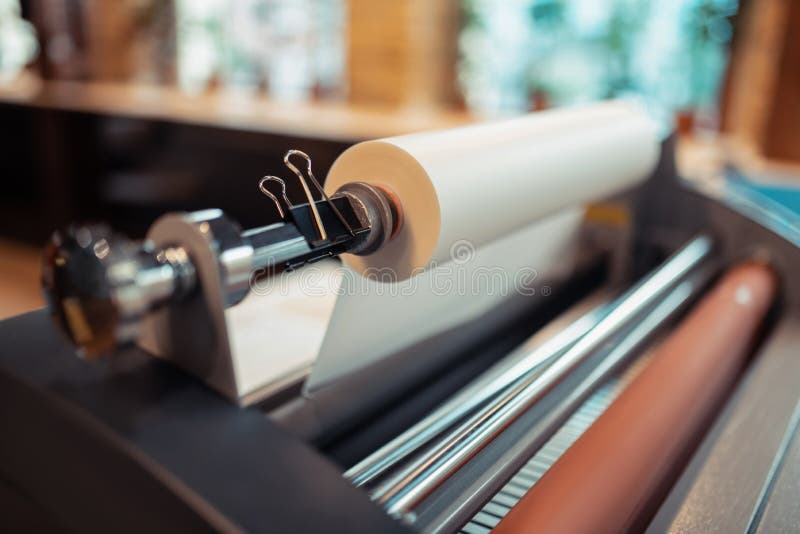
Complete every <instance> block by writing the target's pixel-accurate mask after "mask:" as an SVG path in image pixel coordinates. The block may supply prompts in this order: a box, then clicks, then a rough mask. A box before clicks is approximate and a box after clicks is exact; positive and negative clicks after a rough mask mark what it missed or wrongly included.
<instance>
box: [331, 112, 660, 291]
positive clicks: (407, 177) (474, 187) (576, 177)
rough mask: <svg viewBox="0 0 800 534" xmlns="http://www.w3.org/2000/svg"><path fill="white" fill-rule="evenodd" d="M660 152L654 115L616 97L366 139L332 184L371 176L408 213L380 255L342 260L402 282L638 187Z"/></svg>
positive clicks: (334, 173) (337, 166) (340, 163)
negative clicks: (456, 252) (571, 209)
mask: <svg viewBox="0 0 800 534" xmlns="http://www.w3.org/2000/svg"><path fill="white" fill-rule="evenodd" d="M659 151H660V142H659V137H658V133H657V129H656V125H655V124H654V122H653V121H652V120H651V119H650V118H649V117H648V115H647V114H646V113H645V112H644V111H643V110H642V109H641V108H639V107H638V106H636V105H634V104H632V103H630V102H623V101H609V102H601V103H597V104H591V105H584V106H577V107H573V108H567V109H560V110H554V111H545V112H539V113H534V114H531V115H528V116H525V117H520V118H516V119H511V120H506V121H498V122H493V123H488V124H481V125H476V126H468V127H464V128H456V129H452V130H445V131H440V132H430V133H419V134H412V135H405V136H400V137H391V138H387V139H381V140H377V141H367V142H365V143H360V144H358V145H356V146H354V147H351V148H350V149H348V150H347V151H345V152H344V153H343V154H342V155H341V156H340V157H339V158H338V159H337V160H336V162H335V163H334V164H333V167H332V168H331V170H330V173H329V174H328V178H327V181H326V190H327V191H328V192H329V193H333V192H334V191H336V189H338V188H339V187H340V186H342V185H343V184H345V183H347V182H353V181H363V182H367V183H371V184H375V185H379V186H383V187H384V188H386V189H389V190H391V191H392V192H394V193H395V194H396V195H397V197H398V199H399V201H400V204H401V205H402V209H403V214H404V222H403V226H402V228H401V230H400V233H399V234H398V235H397V237H395V238H394V239H393V240H392V241H391V242H390V243H388V244H387V245H386V246H384V248H383V249H381V250H380V251H378V252H376V253H375V254H372V255H369V256H363V257H362V256H352V255H346V256H345V257H344V260H345V262H346V263H347V264H348V265H349V266H351V267H352V268H353V269H354V270H356V271H357V272H360V273H362V274H363V273H364V272H365V271H367V270H369V269H381V270H386V269H392V270H393V271H394V272H395V273H396V277H397V279H398V280H403V279H406V278H408V277H409V276H411V275H412V274H414V273H415V272H419V271H420V270H421V269H422V268H425V267H428V266H430V265H431V263H432V262H433V263H437V264H440V263H443V262H445V261H447V260H449V259H451V255H452V252H451V249H454V248H458V247H459V244H460V243H463V241H467V242H469V243H470V244H471V245H472V246H474V247H480V246H482V245H484V244H486V243H488V242H490V241H492V240H494V239H497V238H498V237H501V236H504V235H507V234H509V233H510V232H513V231H515V230H518V229H520V228H522V227H525V226H527V225H529V224H530V223H532V222H534V221H536V220H538V219H541V218H542V217H544V216H546V215H548V214H551V213H554V212H556V211H557V210H559V209H561V208H565V207H568V206H574V205H578V204H582V203H585V202H587V201H590V200H593V199H598V198H602V197H604V196H607V195H610V194H613V193H616V192H618V191H621V190H624V189H627V188H629V187H631V186H633V185H635V184H636V183H638V182H639V181H641V180H643V179H644V178H645V177H647V176H648V175H649V174H650V173H651V172H652V170H653V168H654V167H655V165H656V162H657V160H658V156H659ZM380 276H381V279H386V278H385V275H384V274H381V275H380Z"/></svg>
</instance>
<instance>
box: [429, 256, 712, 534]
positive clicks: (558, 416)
mask: <svg viewBox="0 0 800 534" xmlns="http://www.w3.org/2000/svg"><path fill="white" fill-rule="evenodd" d="M712 274H713V270H712V269H701V270H700V271H699V272H697V273H693V274H692V275H691V276H690V277H689V278H688V279H687V280H685V281H683V282H681V283H680V284H679V285H678V286H677V287H676V288H675V289H674V290H673V291H672V292H671V293H669V294H668V295H667V296H666V297H665V298H664V300H663V301H662V302H661V303H660V304H658V305H657V306H656V307H655V308H654V309H653V310H652V311H651V312H650V313H648V314H647V315H645V316H644V318H642V319H641V320H639V321H637V322H636V325H635V327H634V328H633V329H632V330H631V331H630V332H629V333H627V334H625V335H624V336H623V337H622V339H620V340H619V342H618V343H615V344H614V345H613V347H608V348H607V354H605V355H602V358H601V361H600V362H599V363H598V364H597V365H596V366H595V367H594V368H593V369H592V370H591V371H590V372H589V373H588V374H587V375H586V376H585V377H584V378H582V379H581V380H580V381H579V382H578V384H577V385H575V386H574V387H573V388H571V389H570V390H569V394H568V395H566V396H565V397H564V398H561V399H559V401H558V403H557V404H556V406H554V407H553V408H551V409H550V410H548V411H547V413H546V414H545V415H543V416H542V417H541V418H539V419H538V420H537V421H536V422H535V424H534V425H533V426H532V427H531V428H530V429H529V430H528V431H527V432H526V433H525V435H524V438H522V439H521V440H520V441H519V442H517V443H515V445H514V447H512V448H511V449H509V450H508V451H506V452H505V453H504V454H503V456H502V458H500V459H499V460H498V461H497V462H496V463H495V464H494V465H495V467H496V468H494V469H491V470H487V471H486V472H485V473H484V474H483V475H482V476H481V477H480V480H477V481H476V482H475V483H474V484H472V485H471V486H470V487H469V489H468V490H467V491H466V492H465V498H463V499H460V500H459V501H458V502H457V503H453V505H452V506H451V507H450V508H448V509H447V510H445V511H443V512H442V513H440V514H438V516H437V517H435V518H434V519H432V520H428V521H427V522H426V523H425V525H424V526H421V528H422V530H424V531H426V532H429V531H430V532H439V531H443V532H447V531H448V530H452V529H454V528H457V527H458V526H459V525H461V524H463V523H464V521H465V520H466V519H467V518H469V517H470V515H471V514H472V513H474V510H477V509H480V507H481V505H482V504H483V503H484V502H485V500H486V495H487V494H489V495H491V494H492V493H493V492H494V491H497V489H496V488H500V487H502V485H503V484H504V483H505V481H506V480H507V479H508V476H509V474H510V473H513V472H515V471H516V470H517V469H518V468H517V466H518V465H519V464H520V461H521V460H520V459H521V458H522V459H524V458H530V457H531V456H532V455H533V454H534V453H536V454H537V455H538V454H540V452H543V451H541V447H543V446H544V445H545V444H546V443H548V440H550V439H551V437H552V436H553V435H555V434H556V433H557V432H559V430H560V429H561V428H563V425H564V424H565V422H566V421H567V420H569V418H570V417H571V416H572V414H573V413H574V412H575V411H576V410H577V409H578V408H579V407H580V406H581V405H582V403H584V402H586V400H587V399H588V398H590V396H591V395H592V393H593V392H594V391H596V390H597V389H598V388H600V387H601V386H602V385H603V384H606V383H608V380H609V379H611V378H612V377H613V376H614V375H616V374H617V373H619V372H620V371H621V370H622V369H623V368H624V367H625V366H626V365H628V364H629V363H630V361H631V360H632V359H633V358H634V357H636V356H638V355H640V354H641V351H642V350H643V349H645V348H646V347H647V345H648V343H650V342H652V340H653V339H654V338H655V337H656V336H657V335H658V334H659V333H660V332H662V331H663V330H664V328H665V327H667V326H668V325H669V324H671V323H672V319H674V318H675V317H677V316H678V314H679V313H680V312H682V311H683V310H684V309H685V308H686V306H687V305H688V304H689V303H690V302H692V301H693V297H694V296H695V295H697V294H698V292H699V291H700V290H701V289H702V288H703V287H704V286H706V285H707V284H708V282H709V280H710V279H711V275H712ZM627 372H628V371H626V373H627ZM599 415H600V413H597V414H595V416H596V417H597V416H599ZM576 438H577V436H576ZM557 459H558V458H557V457H554V458H551V459H550V462H548V464H549V465H550V464H552V463H553V462H555V460H557ZM549 465H547V468H549ZM523 469H524V468H523ZM543 472H544V471H542V474H543Z"/></svg>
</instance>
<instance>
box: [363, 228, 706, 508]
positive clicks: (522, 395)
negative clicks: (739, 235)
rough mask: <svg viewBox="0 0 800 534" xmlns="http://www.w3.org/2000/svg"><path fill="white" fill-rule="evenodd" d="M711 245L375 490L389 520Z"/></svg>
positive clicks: (658, 295) (648, 284) (677, 261)
mask: <svg viewBox="0 0 800 534" xmlns="http://www.w3.org/2000/svg"><path fill="white" fill-rule="evenodd" d="M712 245H713V244H712V241H711V239H710V238H709V237H707V236H700V237H697V238H695V239H693V240H692V241H691V242H689V243H688V244H687V245H685V246H684V247H683V248H682V249H681V250H680V251H679V252H678V253H676V254H675V255H674V256H672V258H670V259H669V260H668V261H667V262H666V263H665V264H664V265H662V266H661V267H660V268H658V269H657V270H656V271H655V272H653V273H652V274H651V275H650V276H648V277H647V278H646V279H644V280H643V281H641V282H640V283H638V284H637V285H636V286H635V287H634V288H632V289H631V290H630V291H628V292H627V293H626V294H625V295H623V296H622V297H620V298H619V299H617V301H616V302H615V304H616V307H615V308H614V309H613V310H611V312H610V313H608V315H606V316H605V317H604V318H603V319H602V320H601V321H600V322H599V323H598V324H597V325H596V326H595V327H594V328H592V329H591V330H590V331H589V332H587V333H586V334H585V335H584V336H583V337H582V338H581V339H580V340H578V341H577V342H576V343H575V344H574V345H573V346H572V347H571V348H569V349H568V350H566V351H565V352H564V353H563V354H562V355H561V356H560V357H559V358H558V359H557V360H556V361H555V362H553V363H552V364H551V365H550V366H549V367H547V368H546V369H544V370H543V371H542V372H540V373H535V374H534V375H533V376H531V377H529V378H528V379H526V380H523V381H521V382H519V383H518V384H517V385H515V386H513V387H512V388H511V389H510V390H508V391H507V392H506V393H504V394H503V395H501V396H500V398H499V399H498V400H497V401H496V402H493V403H490V404H489V405H487V406H486V407H484V408H483V409H482V410H479V411H478V412H477V413H476V414H475V415H473V416H472V417H470V418H469V419H468V420H467V421H466V422H465V423H463V424H461V425H459V426H458V428H456V430H455V431H453V432H451V433H450V434H449V435H448V436H447V438H446V439H445V440H444V441H443V442H442V443H441V444H439V445H437V446H436V447H433V448H431V449H429V450H427V451H425V453H424V454H422V455H421V456H420V457H418V458H417V459H416V460H415V461H413V462H412V463H410V464H409V465H408V466H407V467H405V468H403V469H401V470H400V471H399V472H398V473H396V474H395V475H393V476H392V477H390V478H389V479H387V480H386V481H385V482H383V483H381V484H379V485H378V486H377V487H376V488H375V489H374V490H373V492H372V498H373V499H374V500H376V501H377V502H379V503H380V504H382V505H383V506H384V508H386V510H387V511H388V512H389V513H390V514H392V515H395V516H400V517H403V516H405V515H406V514H407V513H408V512H410V511H411V509H412V508H413V507H414V506H415V505H416V504H417V503H418V502H419V501H420V500H421V499H423V498H424V497H425V496H426V495H428V494H429V493H430V492H431V491H432V490H433V489H435V488H436V487H438V486H439V485H440V484H441V483H442V482H444V481H445V480H446V479H447V478H449V476H450V475H451V474H452V473H453V472H454V471H455V470H457V469H458V467H459V466H460V465H461V464H463V463H464V462H465V461H466V460H467V459H469V458H470V457H471V456H473V455H474V454H475V453H476V452H477V451H479V450H480V449H481V448H482V447H483V446H484V445H485V444H486V443H487V442H488V441H489V440H491V439H492V437H493V436H495V435H496V434H497V433H499V432H500V431H501V430H502V429H503V428H505V427H506V426H507V425H508V424H510V423H511V422H512V421H513V420H514V419H516V417H518V416H519V415H520V414H521V413H522V412H524V411H525V410H526V409H527V408H528V407H529V406H530V405H531V404H533V403H534V402H536V400H538V399H539V398H540V397H541V396H542V395H544V394H545V393H546V392H547V391H549V390H550V389H551V388H552V387H553V386H554V385H555V384H557V383H558V382H560V381H561V380H562V379H563V378H564V377H565V376H566V375H567V374H568V373H569V372H570V371H572V370H573V369H574V368H575V367H576V366H577V365H579V364H580V363H581V362H583V361H584V360H586V359H587V358H588V357H589V356H590V355H591V354H593V353H594V352H595V351H597V350H598V349H600V348H602V347H603V346H604V345H605V344H606V343H608V342H609V341H611V340H613V339H614V338H615V336H618V335H620V334H621V333H623V332H624V331H625V329H626V328H628V327H629V326H630V325H631V323H632V322H633V321H634V320H635V319H636V318H638V317H640V316H641V315H643V314H644V313H645V312H646V311H647V310H648V309H649V308H650V307H652V306H653V305H654V304H656V303H657V302H658V300H659V299H663V298H664V296H665V294H666V293H667V291H668V290H669V289H670V288H671V287H673V286H674V285H675V284H676V283H677V282H678V281H679V280H681V279H682V278H683V277H684V276H685V275H687V274H688V273H689V272H690V271H691V270H692V269H694V268H695V267H696V266H698V265H699V264H700V263H701V262H702V261H703V260H704V259H706V258H707V257H708V255H709V254H710V252H711V249H712Z"/></svg>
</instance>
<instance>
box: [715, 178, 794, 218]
mask: <svg viewBox="0 0 800 534" xmlns="http://www.w3.org/2000/svg"><path fill="white" fill-rule="evenodd" d="M731 182H732V183H734V184H735V185H736V186H737V187H740V188H742V189H747V190H749V191H752V192H754V193H756V194H758V195H762V196H765V197H767V198H769V199H770V200H772V201H774V202H777V203H778V204H781V205H782V206H784V207H786V208H789V209H790V210H792V211H793V212H795V213H796V214H798V215H800V178H799V179H798V185H797V186H796V187H793V186H789V185H774V184H770V185H766V184H762V183H758V182H754V181H752V180H748V179H747V178H745V177H743V176H732V177H731Z"/></svg>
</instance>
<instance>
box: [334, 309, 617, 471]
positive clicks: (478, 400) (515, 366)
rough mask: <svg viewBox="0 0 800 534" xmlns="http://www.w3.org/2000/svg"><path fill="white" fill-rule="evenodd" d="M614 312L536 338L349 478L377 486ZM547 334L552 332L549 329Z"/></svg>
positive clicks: (597, 312)
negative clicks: (472, 413)
mask: <svg viewBox="0 0 800 534" xmlns="http://www.w3.org/2000/svg"><path fill="white" fill-rule="evenodd" d="M593 300H594V301H595V302H596V301H597V300H598V299H597V298H596V297H595V298H594V299H593ZM584 309H585V306H584ZM609 311H610V308H609V305H608V302H607V301H606V302H603V304H600V305H596V306H593V307H592V309H591V310H590V311H588V312H585V313H583V314H582V315H580V316H579V317H578V318H577V319H575V320H573V321H572V322H571V323H570V324H569V326H567V327H566V328H563V329H562V330H560V331H559V332H557V333H556V334H555V335H552V336H551V337H549V338H548V339H546V340H545V341H544V342H542V340H541V336H540V335H539V334H538V333H537V334H536V335H534V336H532V337H531V338H530V339H528V341H526V342H525V343H524V344H523V345H521V346H520V347H519V348H518V349H516V350H514V351H513V352H512V353H511V354H509V355H508V356H506V357H505V358H504V359H503V361H502V362H501V363H500V364H498V365H497V366H495V367H493V368H492V369H490V370H489V371H487V372H486V373H484V375H483V376H482V377H481V378H479V379H478V380H476V381H475V382H473V383H472V384H470V385H468V386H467V387H465V388H463V389H462V390H460V391H459V392H458V393H457V394H456V395H454V396H453V397H451V398H450V399H449V400H448V401H447V402H445V403H444V404H442V405H441V406H439V407H438V408H436V409H435V410H434V411H433V412H431V413H430V414H429V415H428V416H426V417H425V418H424V419H422V420H421V421H419V422H418V423H416V424H415V425H414V426H412V427H411V428H409V429H408V430H406V431H405V432H403V433H402V434H400V435H399V436H397V437H396V438H394V439H393V440H391V441H390V442H388V443H387V444H386V445H384V446H383V447H381V448H380V449H378V450H377V451H375V452H373V453H372V454H370V455H369V456H368V457H366V458H365V459H363V460H362V461H360V462H359V463H358V464H356V465H354V466H353V467H351V468H350V469H348V470H347V471H346V472H345V474H344V476H345V478H347V479H349V480H351V481H352V482H353V484H355V485H356V486H363V485H366V484H370V483H371V482H374V481H375V480H377V479H378V478H379V477H380V476H381V475H382V474H384V473H385V472H386V471H388V470H389V469H391V468H392V467H393V466H396V465H397V464H398V463H400V462H401V461H402V460H404V459H405V458H407V457H409V456H410V455H411V454H413V453H414V452H416V451H417V450H419V449H420V448H422V447H423V446H424V445H425V444H427V443H428V442H430V441H431V440H432V439H434V438H435V437H436V436H438V435H439V434H441V433H442V432H444V431H445V430H447V429H448V428H450V427H452V426H453V425H454V424H456V423H457V422H459V421H461V420H462V419H463V418H464V417H466V416H467V415H469V414H470V413H471V412H472V411H474V410H475V409H477V408H478V407H480V406H481V405H483V404H484V403H485V402H486V401H488V400H489V399H491V398H492V397H494V396H496V395H497V394H499V393H500V392H502V391H503V390H505V389H506V388H508V387H509V386H511V385H513V384H514V383H516V382H518V381H520V380H522V379H524V378H525V377H526V376H530V375H531V374H532V373H534V372H536V371H537V370H539V369H541V367H542V366H544V365H546V364H547V363H549V362H551V361H552V360H553V359H555V358H556V357H558V356H559V355H561V354H563V353H564V351H566V350H567V349H568V348H569V347H571V346H572V345H574V344H575V342H577V341H578V339H580V338H581V336H583V335H584V334H585V333H586V332H588V331H589V330H590V329H591V328H592V327H593V326H595V325H596V324H597V323H598V321H600V319H601V318H602V317H603V316H605V315H606V314H607V313H608V312H609ZM568 313H569V312H568ZM565 315H566V314H565ZM573 316H574V313H573ZM561 321H562V318H559V319H556V321H553V322H554V323H558V322H561ZM545 330H546V331H547V330H549V326H548V327H546V328H545Z"/></svg>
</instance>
